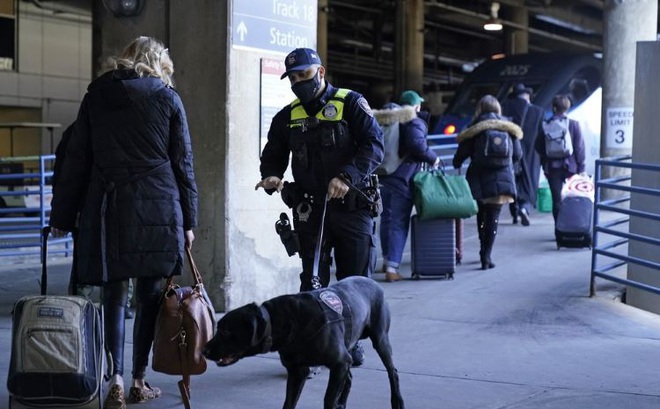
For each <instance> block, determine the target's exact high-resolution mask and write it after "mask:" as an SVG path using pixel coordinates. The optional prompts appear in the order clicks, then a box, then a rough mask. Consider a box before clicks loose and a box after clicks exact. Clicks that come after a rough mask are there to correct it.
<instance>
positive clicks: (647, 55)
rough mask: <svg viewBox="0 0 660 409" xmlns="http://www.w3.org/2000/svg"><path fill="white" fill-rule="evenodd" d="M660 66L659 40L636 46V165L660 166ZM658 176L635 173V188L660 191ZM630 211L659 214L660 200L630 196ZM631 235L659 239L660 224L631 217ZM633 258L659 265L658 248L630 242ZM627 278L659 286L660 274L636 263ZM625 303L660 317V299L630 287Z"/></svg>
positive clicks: (634, 160)
mask: <svg viewBox="0 0 660 409" xmlns="http://www.w3.org/2000/svg"><path fill="white" fill-rule="evenodd" d="M659 66H660V43H659V42H657V41H652V42H651V41H649V42H639V43H637V65H636V73H635V99H634V101H635V105H634V107H635V124H634V132H635V143H634V144H633V148H632V155H633V162H634V163H649V164H656V165H657V164H658V157H660V147H659V146H658V119H657V117H658V95H660V83H658V81H657V77H658V67H659ZM658 175H659V173H658V172H657V171H656V172H650V171H644V170H633V171H632V175H631V176H632V185H633V186H637V187H644V188H649V189H656V190H658V189H660V178H659V177H658ZM630 208H631V209H634V210H638V211H644V212H649V213H654V214H658V213H659V209H658V198H657V197H654V196H649V195H645V194H640V193H633V194H632V195H631V201H630ZM629 231H630V233H633V234H639V235H643V236H646V237H652V238H655V239H656V240H657V239H660V230H659V229H658V223H657V222H654V221H652V220H648V219H645V218H641V217H635V216H631V217H630V227H629ZM628 254H629V255H630V256H631V257H637V258H641V259H643V260H649V261H653V262H655V263H660V252H659V251H658V246H655V245H652V244H646V243H641V242H639V241H634V240H631V241H630V244H629V245H628ZM628 278H629V279H631V280H634V281H638V282H642V283H645V284H648V285H652V286H655V287H660V271H658V270H653V269H651V268H648V267H644V266H639V265H636V264H629V265H628ZM626 302H627V303H628V304H630V305H633V306H635V307H638V308H642V309H644V310H647V311H651V312H654V313H656V314H660V296H659V295H656V294H653V293H649V292H646V291H642V290H638V289H635V288H632V287H628V290H627V297H626Z"/></svg>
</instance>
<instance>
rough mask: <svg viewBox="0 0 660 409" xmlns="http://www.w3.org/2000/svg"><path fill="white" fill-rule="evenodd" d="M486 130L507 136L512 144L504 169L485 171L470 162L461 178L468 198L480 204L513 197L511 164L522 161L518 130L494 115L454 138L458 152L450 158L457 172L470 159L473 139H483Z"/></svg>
mask: <svg viewBox="0 0 660 409" xmlns="http://www.w3.org/2000/svg"><path fill="white" fill-rule="evenodd" d="M488 129H497V130H500V131H505V132H507V133H508V134H509V137H510V138H511V140H512V142H513V152H512V154H511V160H510V161H509V164H508V165H507V166H503V167H499V168H486V167H481V166H478V165H476V164H475V163H473V162H470V165H469V166H468V170H467V172H466V174H465V178H466V179H467V181H468V183H469V185H470V190H471V191H472V197H474V199H476V200H484V199H488V198H493V197H496V196H500V195H506V196H511V197H516V194H517V193H516V180H515V176H514V174H513V164H514V162H516V161H519V160H520V158H521V157H522V148H521V147H520V140H521V139H522V137H523V133H522V129H520V127H519V126H518V125H516V124H514V123H513V122H511V121H507V120H505V119H504V118H502V117H501V116H498V115H496V114H494V113H488V114H484V115H481V116H480V117H479V118H477V120H476V121H475V122H474V123H473V124H472V125H471V126H470V127H468V128H467V129H464V130H463V131H462V132H461V133H460V134H459V135H458V136H457V139H458V149H457V150H456V153H455V154H454V160H453V162H452V163H453V165H454V167H455V168H460V167H461V165H462V164H463V162H465V160H466V159H468V158H472V157H473V155H474V150H475V141H476V140H477V138H480V137H484V134H483V133H484V132H485V131H486V130H488Z"/></svg>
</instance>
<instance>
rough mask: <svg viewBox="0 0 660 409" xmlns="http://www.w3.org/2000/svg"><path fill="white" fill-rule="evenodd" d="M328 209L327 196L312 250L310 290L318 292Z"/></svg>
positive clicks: (326, 196)
mask: <svg viewBox="0 0 660 409" xmlns="http://www.w3.org/2000/svg"><path fill="white" fill-rule="evenodd" d="M327 208H328V195H325V198H324V199H323V213H322V214H321V226H320V227H319V235H318V237H317V239H316V248H315V249H314V266H313V267H312V288H313V289H314V290H318V289H319V288H322V287H323V285H322V284H321V279H320V278H319V264H320V263H321V247H323V246H322V243H323V228H324V226H325V211H326V210H327Z"/></svg>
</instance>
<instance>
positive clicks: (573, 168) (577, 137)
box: [536, 115, 587, 175]
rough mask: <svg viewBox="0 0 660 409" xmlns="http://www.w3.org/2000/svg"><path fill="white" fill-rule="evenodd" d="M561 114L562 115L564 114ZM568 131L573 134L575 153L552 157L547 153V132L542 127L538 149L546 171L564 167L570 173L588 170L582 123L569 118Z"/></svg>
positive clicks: (537, 144)
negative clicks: (558, 157) (565, 156)
mask: <svg viewBox="0 0 660 409" xmlns="http://www.w3.org/2000/svg"><path fill="white" fill-rule="evenodd" d="M556 116H557V115H554V116H552V117H551V118H550V119H549V120H552V119H553V118H555V117H556ZM559 116H560V117H561V116H562V115H559ZM563 116H566V115H563ZM568 132H570V134H571V142H572V144H573V154H572V155H570V156H568V157H567V158H562V159H550V158H548V156H547V155H546V153H545V134H544V133H543V129H541V131H540V134H539V136H538V138H537V139H536V151H537V152H538V153H539V155H540V156H541V166H542V167H543V171H544V172H545V173H548V171H549V170H550V169H564V170H566V171H567V172H568V173H569V175H572V174H576V173H582V172H585V171H586V166H587V165H586V158H585V155H586V150H585V149H586V148H585V146H584V138H583V137H582V131H581V130H580V123H579V122H577V121H575V120H573V119H570V118H569V120H568Z"/></svg>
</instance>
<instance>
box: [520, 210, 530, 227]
mask: <svg viewBox="0 0 660 409" xmlns="http://www.w3.org/2000/svg"><path fill="white" fill-rule="evenodd" d="M520 223H521V224H522V225H523V226H529V211H527V209H525V208H522V209H520Z"/></svg>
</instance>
